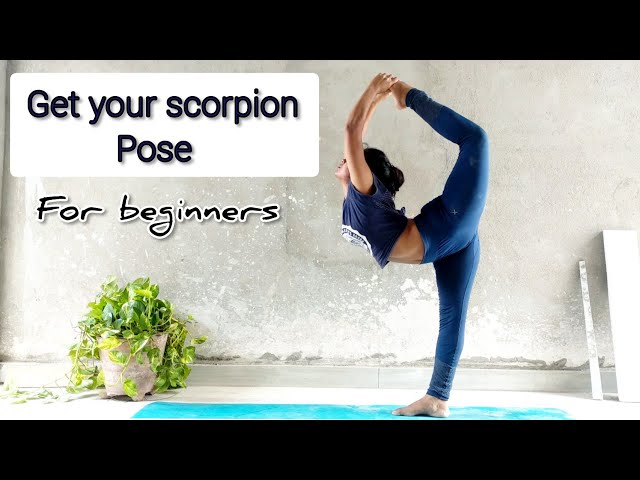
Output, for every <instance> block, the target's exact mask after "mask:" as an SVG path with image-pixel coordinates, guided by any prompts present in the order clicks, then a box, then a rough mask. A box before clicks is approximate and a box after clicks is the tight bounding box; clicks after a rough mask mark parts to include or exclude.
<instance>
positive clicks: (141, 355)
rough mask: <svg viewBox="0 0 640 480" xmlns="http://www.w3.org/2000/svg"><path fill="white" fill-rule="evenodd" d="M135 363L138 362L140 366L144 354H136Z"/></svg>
mask: <svg viewBox="0 0 640 480" xmlns="http://www.w3.org/2000/svg"><path fill="white" fill-rule="evenodd" d="M136 362H138V363H139V364H140V365H142V364H143V363H144V352H138V353H136Z"/></svg>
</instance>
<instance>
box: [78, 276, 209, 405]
mask: <svg viewBox="0 0 640 480" xmlns="http://www.w3.org/2000/svg"><path fill="white" fill-rule="evenodd" d="M159 291H160V288H159V287H158V285H157V284H153V283H150V281H149V279H148V278H138V279H136V280H134V281H133V282H129V283H127V284H126V285H124V286H123V287H122V288H120V286H119V285H118V283H117V281H116V279H115V277H109V278H108V279H107V281H106V282H104V283H103V284H102V286H101V291H100V293H99V294H98V295H97V297H96V299H95V301H93V302H90V303H89V304H88V308H89V311H88V312H87V314H86V315H85V318H84V319H83V320H81V321H79V322H78V324H77V327H78V329H79V341H78V342H77V343H75V344H74V345H72V346H71V349H70V350H69V357H70V358H71V362H72V367H71V372H70V373H69V384H68V386H67V391H68V392H69V393H77V392H81V391H84V390H93V389H96V388H99V387H103V386H104V372H103V370H102V368H101V365H100V364H99V363H97V360H99V359H100V350H105V351H108V353H109V359H110V360H111V361H112V362H115V363H117V364H119V365H121V366H122V367H123V372H126V367H127V365H129V362H138V363H140V364H142V363H144V361H145V355H146V356H147V358H148V360H149V363H150V367H151V370H152V371H153V372H154V373H155V375H156V380H155V389H154V391H155V392H163V391H165V390H167V389H170V388H180V387H183V388H184V387H186V386H187V385H186V380H187V378H188V377H189V374H190V373H191V367H190V366H189V365H190V364H191V363H193V361H194V360H195V356H196V347H195V346H196V345H199V344H202V343H204V342H205V341H206V340H207V337H206V336H200V337H195V338H194V337H192V336H190V332H189V326H190V324H192V323H194V321H193V317H192V316H191V315H188V316H187V317H186V318H185V319H182V318H179V317H178V316H177V315H176V314H175V311H174V307H173V305H172V304H171V302H169V301H168V300H161V299H159V298H158V293H159ZM163 333H166V334H167V344H166V348H165V351H164V355H162V356H161V355H160V350H159V349H158V347H156V346H154V345H153V344H152V342H150V339H151V338H152V337H153V336H154V335H156V334H163ZM188 338H189V340H190V341H189V343H188V344H187V339H188ZM123 342H128V344H129V347H130V348H129V352H128V353H125V352H122V351H118V350H115V349H116V348H117V347H119V346H120V345H121V344H122V343H123ZM123 377H125V378H122V379H121V381H122V386H123V389H124V392H125V393H126V394H127V395H128V396H129V397H132V398H133V397H134V396H136V394H137V390H136V385H135V382H133V381H132V380H131V379H127V378H126V376H125V375H123Z"/></svg>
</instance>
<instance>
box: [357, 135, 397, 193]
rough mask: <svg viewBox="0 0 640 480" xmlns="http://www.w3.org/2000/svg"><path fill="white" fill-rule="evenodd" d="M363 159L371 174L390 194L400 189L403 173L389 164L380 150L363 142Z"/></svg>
mask: <svg viewBox="0 0 640 480" xmlns="http://www.w3.org/2000/svg"><path fill="white" fill-rule="evenodd" d="M364 159H365V160H366V161H367V165H369V168H370V169H371V171H372V172H373V174H374V175H375V176H376V177H378V178H379V179H380V181H381V182H382V183H383V184H384V186H385V187H387V190H389V191H390V192H391V193H392V194H394V195H395V193H396V192H397V191H398V190H400V187H401V186H402V184H403V183H404V174H403V173H402V170H400V169H399V168H398V167H394V166H393V165H391V162H390V161H389V159H388V158H387V156H386V155H385V153H384V152H383V151H382V150H378V149H377V148H371V147H369V146H368V145H367V144H366V143H365V144H364Z"/></svg>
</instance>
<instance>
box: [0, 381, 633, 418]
mask: <svg viewBox="0 0 640 480" xmlns="http://www.w3.org/2000/svg"><path fill="white" fill-rule="evenodd" d="M421 395H423V392H422V391H421V390H399V389H367V388H285V387H278V388H276V387H269V388H266V387H199V386H193V387H189V388H188V389H186V390H182V391H172V392H168V393H165V394H161V395H155V396H153V397H147V398H149V399H150V400H148V401H146V402H137V403H136V402H131V401H122V400H103V399H101V398H99V396H98V395H97V394H94V393H88V394H83V395H81V396H79V397H74V399H73V400H71V401H68V402H59V401H55V402H53V403H46V404H45V403H42V402H41V401H36V400H34V401H28V402H27V403H23V404H17V405H14V404H11V400H7V399H2V400H0V419H127V418H131V416H132V415H133V414H134V413H135V412H137V411H138V410H139V409H140V408H142V407H143V406H144V405H145V404H148V402H149V401H152V400H151V399H153V400H166V401H172V402H203V403H216V402H217V403H323V404H324V403H326V404H351V405H376V404H377V405H399V406H402V405H406V404H407V403H411V402H412V401H414V400H416V399H417V398H418V397H420V396H421ZM450 405H451V406H457V407H463V406H494V407H547V408H559V409H562V410H565V411H566V412H567V413H568V414H569V416H570V417H572V418H575V419H640V403H621V402H618V401H617V400H616V399H615V398H612V399H609V400H604V401H597V400H592V399H590V398H589V397H588V396H587V395H576V394H552V393H526V392H488V391H487V392H481V391H456V392H454V395H453V396H452V398H451V401H450ZM451 418H453V417H451Z"/></svg>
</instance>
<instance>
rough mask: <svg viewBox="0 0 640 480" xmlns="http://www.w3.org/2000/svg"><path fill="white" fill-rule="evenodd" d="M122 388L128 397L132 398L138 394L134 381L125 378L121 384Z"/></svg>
mask: <svg viewBox="0 0 640 480" xmlns="http://www.w3.org/2000/svg"><path fill="white" fill-rule="evenodd" d="M122 388H123V389H124V393H126V394H127V395H128V396H129V397H131V398H133V397H135V396H136V395H138V386H137V385H136V382H134V381H133V380H131V379H130V378H127V379H126V380H125V381H124V383H123V384H122Z"/></svg>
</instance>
